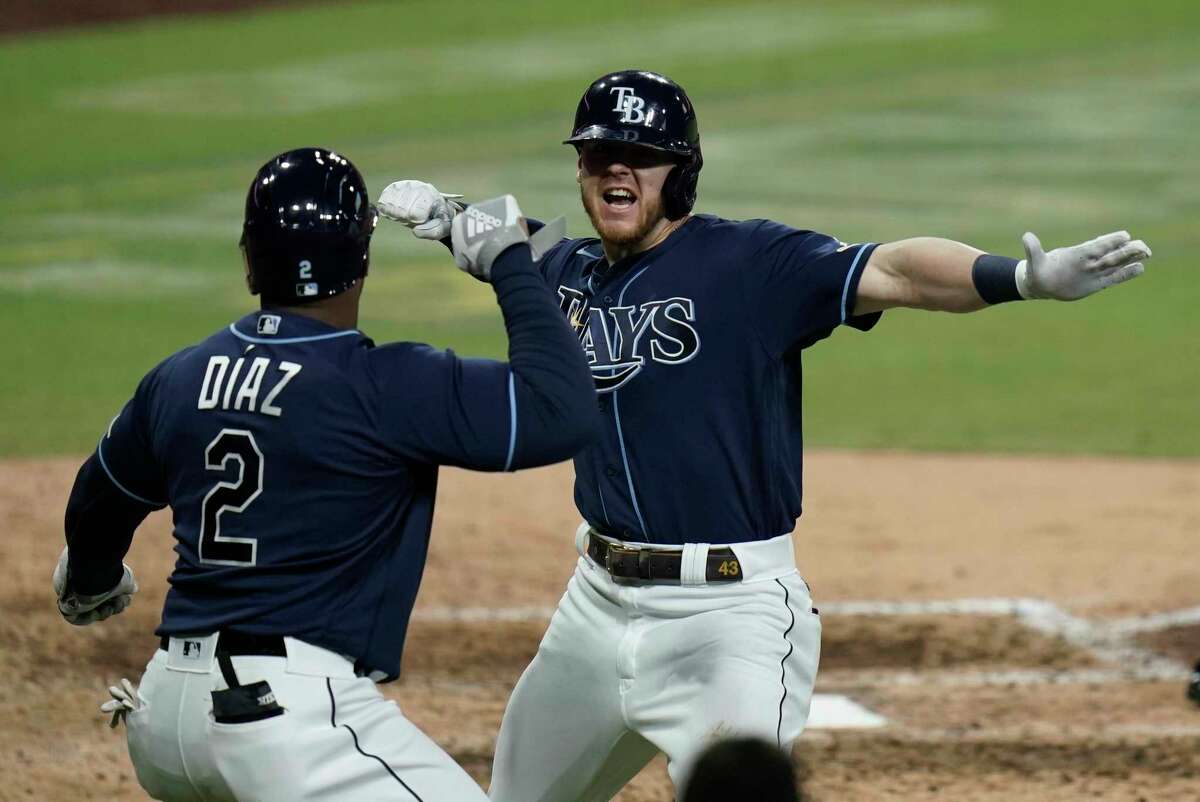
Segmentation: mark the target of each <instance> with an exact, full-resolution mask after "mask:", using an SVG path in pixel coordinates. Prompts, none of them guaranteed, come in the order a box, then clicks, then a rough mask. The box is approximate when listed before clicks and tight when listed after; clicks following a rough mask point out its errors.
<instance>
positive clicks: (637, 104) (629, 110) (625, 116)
mask: <svg viewBox="0 0 1200 802" xmlns="http://www.w3.org/2000/svg"><path fill="white" fill-rule="evenodd" d="M608 92H609V94H612V93H613V92H616V93H617V105H616V106H614V107H613V111H619V112H621V120H620V121H621V122H623V123H641V122H645V121H646V112H645V108H646V101H645V100H642V99H641V98H640V97H638V96H637V95H635V94H634V93H633V87H632V86H614V87H613V88H612V89H610V90H608Z"/></svg>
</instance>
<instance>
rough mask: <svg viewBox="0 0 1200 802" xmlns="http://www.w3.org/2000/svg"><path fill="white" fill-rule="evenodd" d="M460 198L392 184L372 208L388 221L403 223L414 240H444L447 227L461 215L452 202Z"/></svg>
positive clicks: (410, 183) (416, 184)
mask: <svg viewBox="0 0 1200 802" xmlns="http://www.w3.org/2000/svg"><path fill="white" fill-rule="evenodd" d="M461 197H462V195H451V194H447V193H445V192H439V191H438V188H437V187H435V186H434V185H433V184H428V183H426V182H424V181H414V180H412V179H405V180H403V181H394V182H392V183H391V184H388V185H387V186H386V187H384V188H383V192H381V193H379V200H378V201H377V202H376V203H375V208H376V209H378V210H379V213H380V214H381V215H383V216H384V217H386V218H387V219H389V220H395V221H396V222H398V223H403V224H404V225H406V226H408V227H409V228H411V229H412V232H413V236H415V237H417V238H418V239H432V240H441V239H445V238H446V236H447V235H449V234H450V223H451V222H453V220H454V216H455V215H456V214H458V213H459V212H461V211H462V208H463V207H462V205H461V204H459V203H456V202H455V201H456V200H458V199H459V198H461Z"/></svg>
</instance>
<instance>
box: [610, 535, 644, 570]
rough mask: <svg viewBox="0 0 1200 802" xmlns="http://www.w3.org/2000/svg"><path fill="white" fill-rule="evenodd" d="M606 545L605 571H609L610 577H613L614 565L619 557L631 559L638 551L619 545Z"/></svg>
mask: <svg viewBox="0 0 1200 802" xmlns="http://www.w3.org/2000/svg"><path fill="white" fill-rule="evenodd" d="M604 545H605V549H604V570H605V571H608V573H609V575H612V572H613V564H614V563H615V562H616V558H617V557H629V556H632V555H635V554H637V549H631V548H629V547H628V546H622V545H620V544H619V543H608V542H607V541H606V542H605V544H604Z"/></svg>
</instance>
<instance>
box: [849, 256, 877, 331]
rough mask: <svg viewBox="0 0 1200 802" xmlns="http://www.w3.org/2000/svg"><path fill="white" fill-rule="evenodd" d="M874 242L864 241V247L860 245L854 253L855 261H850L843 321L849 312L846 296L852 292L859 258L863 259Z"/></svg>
mask: <svg viewBox="0 0 1200 802" xmlns="http://www.w3.org/2000/svg"><path fill="white" fill-rule="evenodd" d="M874 244H875V243H873V242H867V243H864V244H863V245H862V247H860V248H859V249H858V253H856V254H855V255H854V261H853V262H851V263H850V270H849V272H847V273H846V283H845V284H843V285H842V322H843V323H845V322H846V317H847V313H848V312H849V310H848V309H846V301H847V300H848V299H847V297H846V296H848V295H849V294H850V280H851V279H853V278H854V271H855V270H857V269H858V260H859V259H862V255H863V254H864V253H866V252H867V248H870V247H871V246H872V245H874Z"/></svg>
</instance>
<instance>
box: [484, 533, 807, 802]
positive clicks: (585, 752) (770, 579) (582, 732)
mask: <svg viewBox="0 0 1200 802" xmlns="http://www.w3.org/2000/svg"><path fill="white" fill-rule="evenodd" d="M586 537H588V534H587V527H586V525H584V526H581V527H580V529H579V532H578V533H577V534H576V546H577V549H578V550H579V553H580V559H579V562H578V564H577V566H576V569H575V574H574V576H573V577H572V578H571V580H570V582H569V583H568V585H567V592H566V593H565V594H564V595H563V597H562V599H561V600H560V601H559V604H558V609H557V610H556V611H555V613H554V617H553V618H552V619H551V621H550V626H549V628H548V629H547V631H546V634H545V636H544V637H543V639H542V643H541V646H540V647H539V649H538V653H537V656H536V657H534V659H533V662H532V663H530V664H529V667H528V668H527V669H526V670H525V673H524V674H523V675H522V676H521V679H520V681H518V683H517V686H516V688H514V689H513V693H512V696H511V697H510V698H509V701H508V707H507V709H506V710H505V713H504V720H503V723H502V724H501V726H500V737H499V741H498V743H497V746H496V758H495V764H494V767H493V773H492V785H491V790H490V792H489V796H490V797H491V799H492V802H603V801H604V800H608V799H611V798H612V797H613V795H615V794H616V792H617V791H618V790H620V788H621V787H622V786H624V785H625V783H627V782H628V781H629V780H630V779H631V778H632V777H633V776H634V775H635V774H636V773H637V772H638V771H640V770H641V769H642V767H643V766H645V765H646V763H648V762H649V761H650V759H651V758H653V757H654V756H655V755H656V754H657V753H658V752H659V751H662V752H664V753H666V755H667V759H668V771H669V773H670V775H671V780H672V782H674V784H675V787H676V789H679V788H680V787H681V783H682V781H683V780H684V779H685V777H686V775H687V772H688V770H689V769H690V766H691V763H692V761H694V760H695V758H696V757H697V756H698V754H699V752H701V751H702V750H703V749H704V748H705V747H706V746H708V745H709V744H710V743H711V742H712V741H713V740H715V739H718V738H724V737H728V736H733V735H748V736H758V737H761V738H765V739H767V740H769V741H771V742H772V743H777V744H779V745H780V746H782V747H783V748H785V749H786V748H789V747H790V745H791V743H792V741H793V740H795V738H796V737H797V736H799V734H800V732H801V730H803V729H804V724H805V722H806V721H807V719H808V711H809V705H810V703H811V701H812V692H813V683H814V682H815V680H816V673H817V662H818V659H819V656H820V643H821V623H820V619H819V618H818V617H817V615H816V613H815V612H814V611H813V609H812V598H811V595H810V593H809V589H808V586H807V585H806V584H805V582H804V580H803V579H802V578H801V577H800V574H799V572H798V571H797V570H796V562H795V555H794V553H793V550H792V539H791V536H790V535H785V536H782V537H777V538H773V539H771V540H765V541H758V542H753V543H741V544H732V545H731V546H730V548H732V549H733V551H734V553H735V554H736V556H737V558H738V560H739V562H740V563H741V570H742V574H743V577H744V578H743V581H741V582H729V583H713V584H705V583H704V577H703V569H702V567H701V566H703V565H704V563H705V559H704V558H705V556H707V548H708V547H707V546H705V545H697V544H689V546H688V547H687V550H688V551H687V552H686V553H685V564H686V565H691V566H693V569H692V571H691V573H692V574H693V575H692V576H689V577H686V578H685V581H687V582H689V583H691V584H687V585H684V584H665V583H648V582H629V581H624V580H623V581H620V582H618V581H616V580H614V579H613V578H612V577H611V576H610V575H609V574H608V573H607V572H606V571H605V570H604V569H603V568H601V567H599V566H597V565H596V564H595V563H593V562H592V561H591V559H590V558H588V557H587V556H586V550H585V549H586V546H585V542H586V541H585V538H586ZM626 545H633V544H626Z"/></svg>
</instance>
